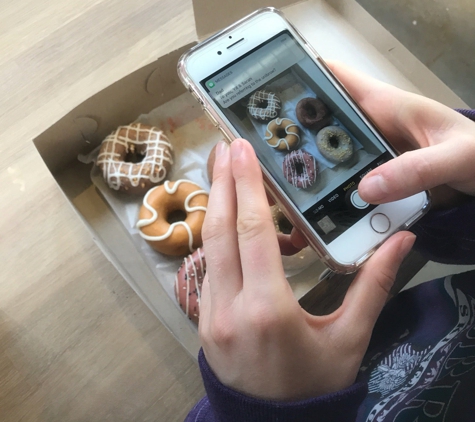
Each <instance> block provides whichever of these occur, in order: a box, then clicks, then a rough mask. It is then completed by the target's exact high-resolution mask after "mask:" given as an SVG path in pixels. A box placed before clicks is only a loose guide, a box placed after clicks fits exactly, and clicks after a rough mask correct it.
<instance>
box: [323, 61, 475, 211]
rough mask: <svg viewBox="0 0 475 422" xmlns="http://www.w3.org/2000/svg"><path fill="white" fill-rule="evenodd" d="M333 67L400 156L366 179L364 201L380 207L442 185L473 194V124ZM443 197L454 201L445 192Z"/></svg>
mask: <svg viewBox="0 0 475 422" xmlns="http://www.w3.org/2000/svg"><path fill="white" fill-rule="evenodd" d="M329 67H330V68H331V69H332V71H333V73H334V74H335V75H336V76H337V78H338V79H339V80H340V81H341V82H342V83H343V85H344V86H345V88H346V89H347V90H348V92H349V93H350V94H351V95H352V96H353V98H354V99H355V100H356V101H357V102H358V104H359V105H360V106H361V107H362V108H363V109H364V110H365V111H366V113H367V114H368V115H369V116H370V117H371V119H372V120H373V121H374V122H375V123H376V125H377V126H378V127H379V128H380V129H381V131H382V133H383V134H384V135H385V136H386V137H387V139H388V140H389V141H390V142H391V144H392V145H393V146H394V147H395V148H396V149H397V150H398V151H399V152H400V153H402V155H401V156H399V157H397V158H396V159H394V160H391V161H389V162H387V163H385V164H383V165H381V166H380V167H378V168H376V169H374V170H373V171H372V172H370V173H369V174H368V175H366V176H365V177H364V178H363V180H362V181H361V182H360V184H359V188H358V192H359V194H360V196H361V197H362V198H363V199H364V200H365V201H367V202H370V203H372V204H381V203H385V202H390V201H395V200H398V199H402V198H405V197H407V196H410V195H413V194H415V193H418V192H421V191H423V190H427V189H432V188H434V187H438V186H441V185H447V186H449V187H451V188H453V189H455V190H457V191H459V192H462V193H464V194H468V195H473V194H474V193H475V165H474V163H475V123H474V122H472V121H471V120H469V119H467V118H466V117H464V116H462V115H461V114H459V113H457V112H456V111H454V110H452V109H450V108H448V107H446V106H444V105H442V104H440V103H438V102H436V101H433V100H430V99H428V98H425V97H421V96H419V95H416V94H412V93H409V92H406V91H403V90H401V89H398V88H396V87H393V86H391V85H388V84H385V83H383V82H380V81H378V80H376V79H373V78H371V77H369V76H367V75H364V74H362V73H360V72H357V71H355V70H354V69H351V68H349V67H347V66H345V65H343V64H341V63H338V62H329ZM441 190H442V189H441ZM443 193H444V195H447V194H448V195H450V192H449V191H448V190H447V189H443Z"/></svg>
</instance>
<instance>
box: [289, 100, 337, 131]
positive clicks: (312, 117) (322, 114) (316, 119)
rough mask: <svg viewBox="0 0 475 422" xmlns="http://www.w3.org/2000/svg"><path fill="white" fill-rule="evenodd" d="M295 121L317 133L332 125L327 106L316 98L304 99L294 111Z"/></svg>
mask: <svg viewBox="0 0 475 422" xmlns="http://www.w3.org/2000/svg"><path fill="white" fill-rule="evenodd" d="M295 113H296V115H297V120H298V121H299V122H300V123H301V125H302V126H304V127H306V128H308V129H313V130H316V131H317V132H318V131H319V130H320V129H322V128H324V127H325V126H329V125H331V123H332V120H333V119H332V116H331V114H330V111H329V110H328V108H327V106H326V105H325V104H324V102H323V101H321V100H319V99H318V98H304V99H302V100H300V101H299V102H298V103H297V107H296V109H295Z"/></svg>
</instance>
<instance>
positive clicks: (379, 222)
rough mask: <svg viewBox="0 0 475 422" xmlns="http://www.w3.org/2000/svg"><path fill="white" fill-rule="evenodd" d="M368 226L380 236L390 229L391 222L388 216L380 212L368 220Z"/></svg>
mask: <svg viewBox="0 0 475 422" xmlns="http://www.w3.org/2000/svg"><path fill="white" fill-rule="evenodd" d="M369 224H370V225H371V228H372V229H373V230H374V231H375V232H376V233H381V234H382V233H386V232H387V231H388V230H389V228H390V227H391V221H390V220H389V218H388V216H387V215H386V214H382V213H380V212H378V213H376V214H374V215H373V216H372V217H371V219H370V220H369Z"/></svg>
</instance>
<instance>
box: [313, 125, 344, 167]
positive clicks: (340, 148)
mask: <svg viewBox="0 0 475 422" xmlns="http://www.w3.org/2000/svg"><path fill="white" fill-rule="evenodd" d="M317 148H318V150H319V151H320V152H321V154H322V155H323V156H324V157H325V158H326V159H328V160H330V161H331V162H333V163H344V162H345V161H348V160H349V159H350V158H351V157H352V155H353V141H352V140H351V138H350V137H349V135H348V134H347V133H346V132H345V131H344V130H343V129H340V128H339V127H338V126H328V127H326V128H323V129H322V130H321V131H320V132H318V133H317Z"/></svg>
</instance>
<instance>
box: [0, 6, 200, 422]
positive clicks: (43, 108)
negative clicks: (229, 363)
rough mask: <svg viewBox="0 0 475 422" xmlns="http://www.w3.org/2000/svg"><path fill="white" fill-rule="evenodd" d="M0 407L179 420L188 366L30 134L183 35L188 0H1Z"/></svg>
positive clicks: (192, 371) (42, 414) (24, 417)
mask: <svg viewBox="0 0 475 422" xmlns="http://www.w3.org/2000/svg"><path fill="white" fill-rule="evenodd" d="M0 34H1V36H0V151H1V154H0V157H1V158H0V185H1V186H2V189H1V199H0V215H1V216H2V219H1V221H0V227H1V232H0V233H1V242H0V257H2V261H3V265H2V270H1V273H0V274H1V275H0V420H1V421H2V422H7V421H20V420H21V421H48V422H52V421H61V422H65V421H88V422H93V421H101V422H102V421H106V420H108V421H114V422H118V421H128V422H130V421H175V420H176V421H181V420H183V418H184V417H185V415H186V414H187V412H188V410H189V409H190V408H191V406H192V405H193V404H194V403H195V402H196V401H197V400H198V399H199V398H200V397H201V396H202V395H203V394H204V389H203V387H202V385H201V377H200V375H199V370H198V368H197V367H196V364H195V363H194V361H193V360H192V359H191V358H190V357H189V356H188V355H187V354H186V352H185V351H184V350H183V349H182V347H181V346H180V345H179V344H178V343H177V342H176V341H175V340H174V338H173V337H172V336H171V334H170V333H169V332H168V331H167V330H166V329H165V328H164V327H163V326H162V324H160V322H159V321H158V320H157V319H156V318H155V316H154V315H153V314H152V313H151V312H150V311H149V310H148V308H147V307H146V306H145V305H144V304H143V303H142V302H141V300H140V299H139V298H138V297H137V296H136V294H135V293H134V292H133V291H132V290H131V289H130V288H129V287H128V285H127V284H126V283H125V282H124V280H123V279H122V277H121V276H119V275H118V273H117V271H116V270H115V269H114V267H113V266H112V265H111V264H110V263H109V262H108V261H107V259H106V258H105V257H104V256H103V254H102V253H101V252H100V251H99V249H98V248H97V247H96V246H95V244H94V242H93V239H92V238H91V236H90V234H89V233H88V232H87V231H86V230H85V228H84V226H83V224H82V223H81V221H80V220H79V218H78V217H77V216H76V215H75V213H74V212H73V210H72V208H71V207H70V205H69V204H68V203H67V201H66V199H65V198H64V197H63V195H62V193H61V191H60V190H59V188H58V187H57V186H56V184H55V182H54V180H53V178H52V176H51V175H50V174H49V172H48V170H47V169H46V167H45V165H44V164H43V162H42V160H41V158H40V157H39V155H38V153H37V152H36V150H35V148H34V146H33V143H32V142H31V140H32V138H34V137H35V136H37V135H38V134H40V133H41V132H42V131H44V130H45V129H46V128H48V127H49V126H50V125H51V124H53V123H54V122H56V121H57V120H59V119H60V118H61V117H62V116H63V115H64V114H65V113H66V112H67V111H69V110H71V109H72V108H74V107H75V106H76V105H78V104H79V103H81V102H82V101H84V100H85V99H87V98H88V97H90V96H91V95H93V94H94V93H96V92H97V91H99V90H101V89H102V88H104V87H106V86H108V85H110V84H111V83H112V82H114V81H116V80H118V79H120V78H121V77H123V76H125V75H127V74H129V73H131V72H133V71H134V70H136V69H138V68H140V67H142V66H144V65H145V64H147V63H150V62H151V61H153V59H155V58H156V57H159V56H161V55H162V54H164V53H165V52H167V51H169V50H170V49H172V47H173V46H174V45H176V46H181V45H184V44H186V43H187V42H190V41H192V40H194V39H195V34H194V22H193V12H192V6H191V1H189V0H178V1H171V0H161V1H153V0H136V1H133V2H131V1H124V0H115V1H112V0H81V1H79V0H69V1H67V2H59V1H57V0H43V1H41V2H37V1H34V0H18V1H15V2H11V1H4V2H3V3H2V13H1V14H0Z"/></svg>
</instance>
